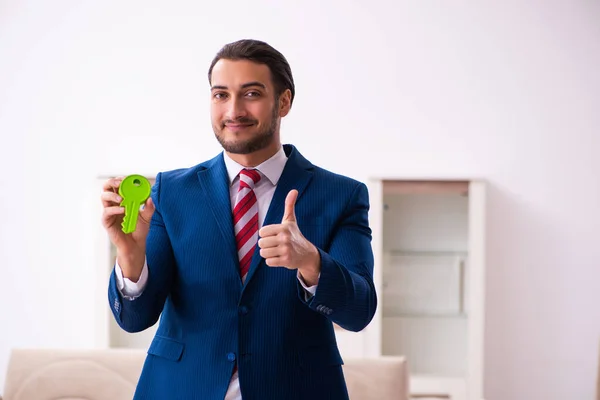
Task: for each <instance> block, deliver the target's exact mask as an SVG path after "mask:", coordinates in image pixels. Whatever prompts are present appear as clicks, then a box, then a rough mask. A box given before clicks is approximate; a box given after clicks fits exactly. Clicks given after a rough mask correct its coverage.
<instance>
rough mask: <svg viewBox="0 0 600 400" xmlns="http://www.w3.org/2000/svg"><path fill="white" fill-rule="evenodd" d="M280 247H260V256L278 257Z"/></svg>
mask: <svg viewBox="0 0 600 400" xmlns="http://www.w3.org/2000/svg"><path fill="white" fill-rule="evenodd" d="M280 252H281V249H279V248H278V247H271V248H268V249H260V256H261V257H262V258H265V259H267V258H275V257H279V256H280V255H281V254H280Z"/></svg>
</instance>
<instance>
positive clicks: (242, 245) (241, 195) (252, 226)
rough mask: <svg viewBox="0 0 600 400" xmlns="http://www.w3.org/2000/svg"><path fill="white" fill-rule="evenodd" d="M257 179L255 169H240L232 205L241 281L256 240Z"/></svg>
mask: <svg viewBox="0 0 600 400" xmlns="http://www.w3.org/2000/svg"><path fill="white" fill-rule="evenodd" d="M258 181H260V174H259V173H258V171H256V170H255V169H243V170H241V171H240V188H239V190H238V193H237V196H236V199H235V206H234V207H233V226H234V231H235V241H236V242H237V250H238V258H239V261H240V276H241V277H242V281H244V280H245V279H246V274H247V273H248V270H249V269H250V262H251V261H252V255H253V254H254V248H255V247H256V242H257V240H258V202H257V200H256V195H255V194H254V190H253V189H254V185H255V184H256V183H257V182H258Z"/></svg>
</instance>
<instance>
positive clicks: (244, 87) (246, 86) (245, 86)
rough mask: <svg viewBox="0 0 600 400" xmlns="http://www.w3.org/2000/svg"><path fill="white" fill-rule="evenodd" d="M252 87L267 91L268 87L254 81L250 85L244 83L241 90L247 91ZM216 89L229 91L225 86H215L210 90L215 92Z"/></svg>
mask: <svg viewBox="0 0 600 400" xmlns="http://www.w3.org/2000/svg"><path fill="white" fill-rule="evenodd" d="M252 86H259V87H261V88H263V89H266V88H267V87H266V86H265V84H264V83H260V82H258V81H254V82H248V83H244V84H243V85H242V86H241V88H242V89H246V88H249V87H252ZM215 89H221V90H227V86H223V85H215V86H213V87H211V88H210V90H215Z"/></svg>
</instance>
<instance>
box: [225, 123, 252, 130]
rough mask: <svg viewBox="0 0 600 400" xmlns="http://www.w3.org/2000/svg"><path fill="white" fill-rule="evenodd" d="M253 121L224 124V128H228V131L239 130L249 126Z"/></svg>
mask: <svg viewBox="0 0 600 400" xmlns="http://www.w3.org/2000/svg"><path fill="white" fill-rule="evenodd" d="M253 125H254V124H253V123H247V124H225V128H227V129H229V130H230V131H241V130H244V129H247V128H249V127H251V126H253Z"/></svg>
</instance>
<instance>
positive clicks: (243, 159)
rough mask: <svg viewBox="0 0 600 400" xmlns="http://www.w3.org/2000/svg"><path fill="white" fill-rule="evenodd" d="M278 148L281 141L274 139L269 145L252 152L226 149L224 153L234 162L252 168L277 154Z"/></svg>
mask: <svg viewBox="0 0 600 400" xmlns="http://www.w3.org/2000/svg"><path fill="white" fill-rule="evenodd" d="M280 148H281V142H279V141H278V140H274V141H273V143H271V144H270V145H269V146H267V147H265V148H264V149H260V150H258V151H255V152H253V153H248V154H233V153H230V152H228V151H227V152H226V153H227V155H228V156H229V157H231V159H232V160H233V161H235V162H236V163H238V164H240V165H243V166H244V167H248V168H253V167H256V166H257V165H260V164H262V163H263V162H265V161H267V160H268V159H269V158H271V157H273V156H274V155H275V154H277V152H278V151H279V149H280Z"/></svg>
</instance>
